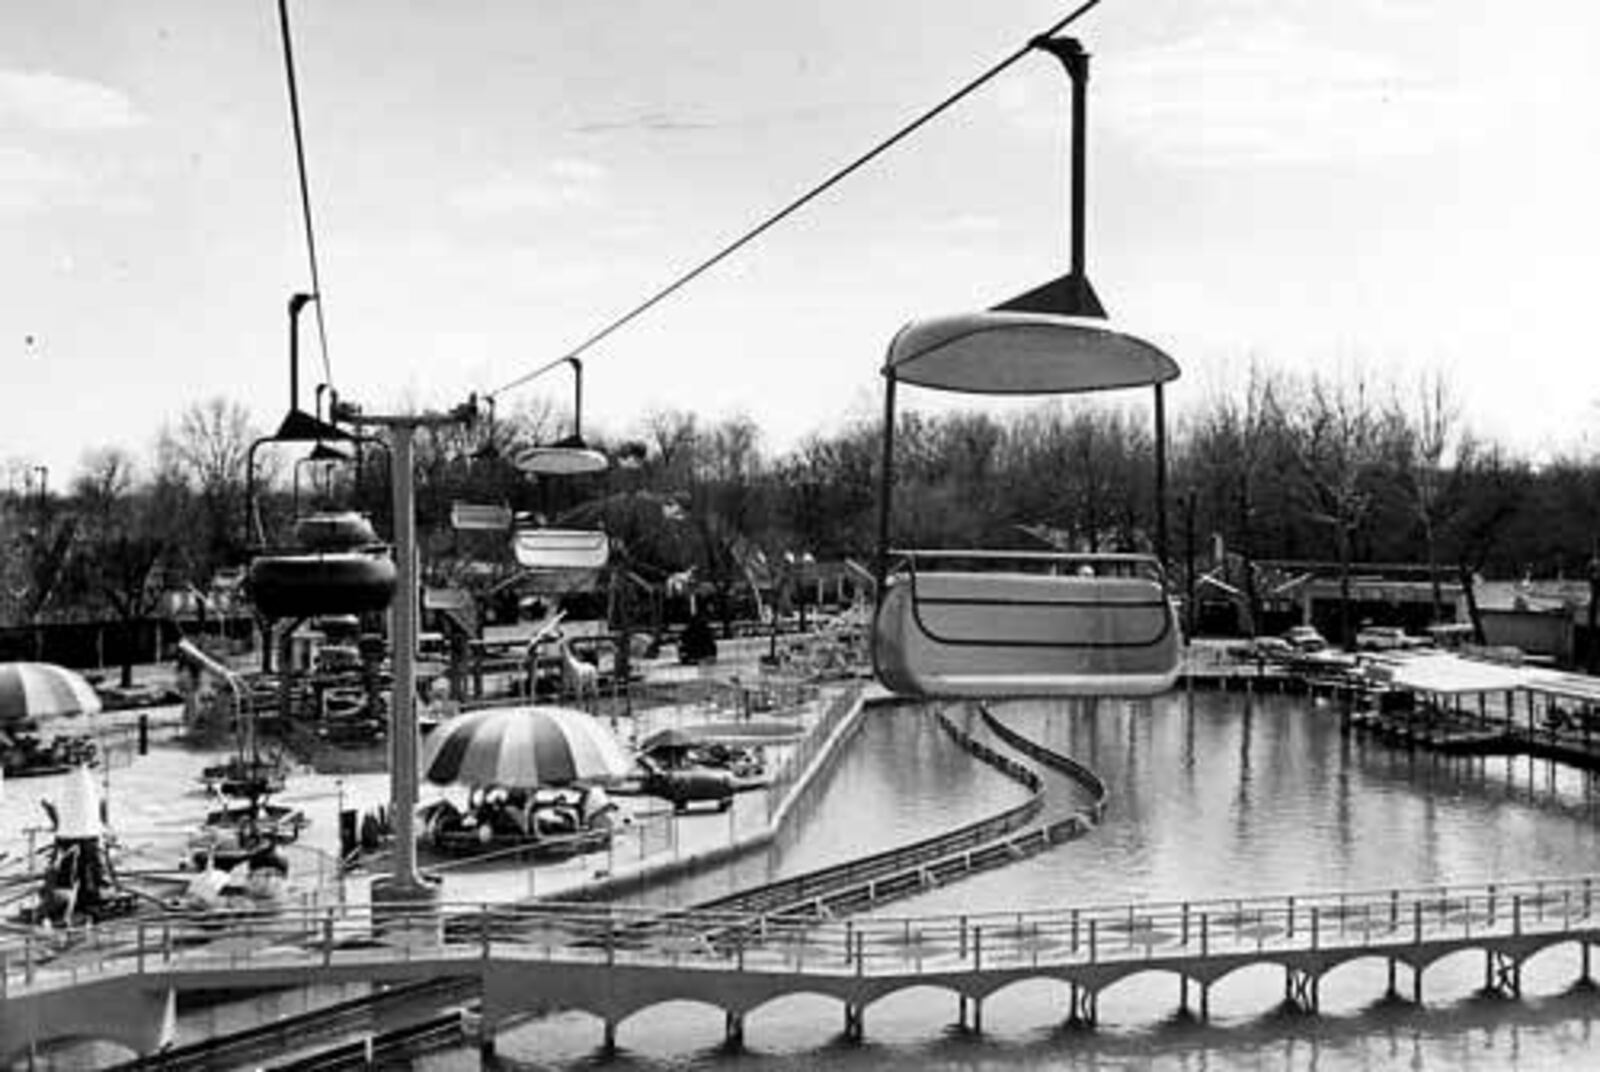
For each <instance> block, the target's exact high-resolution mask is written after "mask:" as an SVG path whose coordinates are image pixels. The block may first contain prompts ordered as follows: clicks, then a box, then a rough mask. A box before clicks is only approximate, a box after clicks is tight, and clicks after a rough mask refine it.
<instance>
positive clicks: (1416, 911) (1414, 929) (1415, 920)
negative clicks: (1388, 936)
mask: <svg viewBox="0 0 1600 1072" xmlns="http://www.w3.org/2000/svg"><path fill="white" fill-rule="evenodd" d="M1411 941H1412V943H1413V944H1414V945H1421V944H1422V902H1421V901H1417V902H1416V903H1415V904H1413V905H1412V906H1411Z"/></svg>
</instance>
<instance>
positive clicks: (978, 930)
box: [972, 923, 1093, 971]
mask: <svg viewBox="0 0 1600 1072" xmlns="http://www.w3.org/2000/svg"><path fill="white" fill-rule="evenodd" d="M1090 926H1091V927H1092V926H1093V924H1090ZM972 970H973V971H982V970H983V925H982V924H981V923H980V924H979V925H978V926H976V927H974V928H973V929H972Z"/></svg>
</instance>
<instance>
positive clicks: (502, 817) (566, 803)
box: [417, 785, 617, 859]
mask: <svg viewBox="0 0 1600 1072" xmlns="http://www.w3.org/2000/svg"><path fill="white" fill-rule="evenodd" d="M417 817H418V819H419V820H420V821H421V823H422V829H423V836H424V837H425V838H426V840H427V843H428V844H429V845H431V846H433V847H434V848H435V849H437V850H439V851H440V852H443V853H446V854H448V855H452V856H467V855H479V854H493V853H497V852H501V851H516V852H518V853H519V854H526V855H528V856H532V857H534V858H536V859H539V858H545V859H550V858H561V857H567V856H577V855H581V854H584V853H589V852H596V851H598V850H600V849H604V848H606V847H607V846H608V845H610V844H611V835H612V832H613V830H614V828H615V826H616V822H617V805H616V804H615V802H613V801H612V800H611V798H610V796H609V795H608V794H607V793H606V791H605V790H604V789H602V788H600V787H599V786H597V785H590V786H582V787H580V786H541V787H538V788H533V789H524V788H520V787H513V786H499V785H495V786H482V787H475V788H473V789H472V790H471V791H470V792H469V793H468V795H467V801H466V808H465V809H464V810H463V809H462V808H459V807H457V806H456V805H455V804H453V803H451V802H450V801H448V800H440V801H436V802H434V803H432V804H429V805H427V806H426V807H424V808H422V809H421V810H419V812H418V813H417Z"/></svg>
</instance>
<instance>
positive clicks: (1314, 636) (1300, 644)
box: [1283, 625, 1328, 652]
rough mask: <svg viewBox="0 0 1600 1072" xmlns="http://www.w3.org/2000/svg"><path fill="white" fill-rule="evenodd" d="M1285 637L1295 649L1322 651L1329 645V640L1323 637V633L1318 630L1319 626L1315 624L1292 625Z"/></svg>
mask: <svg viewBox="0 0 1600 1072" xmlns="http://www.w3.org/2000/svg"><path fill="white" fill-rule="evenodd" d="M1283 639H1284V640H1286V641H1288V642H1289V646H1290V647H1292V648H1294V650H1295V651H1301V652H1305V651H1321V650H1322V649H1323V648H1326V647H1327V646H1328V642H1327V640H1325V639H1324V638H1323V636H1322V634H1321V633H1319V632H1317V627H1316V626H1314V625H1296V626H1291V627H1290V628H1289V630H1288V631H1287V632H1285V633H1284V634H1283Z"/></svg>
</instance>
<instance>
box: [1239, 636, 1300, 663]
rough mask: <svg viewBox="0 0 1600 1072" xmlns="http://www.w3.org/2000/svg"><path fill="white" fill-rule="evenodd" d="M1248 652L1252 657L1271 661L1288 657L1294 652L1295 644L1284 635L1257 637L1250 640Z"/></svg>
mask: <svg viewBox="0 0 1600 1072" xmlns="http://www.w3.org/2000/svg"><path fill="white" fill-rule="evenodd" d="M1246 652H1247V654H1248V657H1249V658H1252V659H1266V660H1269V661H1270V660H1275V659H1287V658H1288V657H1289V656H1291V655H1293V654H1294V645H1292V644H1290V643H1289V642H1288V641H1287V640H1285V639H1283V638H1282V637H1275V636H1264V637H1256V638H1255V639H1254V640H1252V641H1251V642H1250V646H1249V647H1248V648H1247V649H1246Z"/></svg>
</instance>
